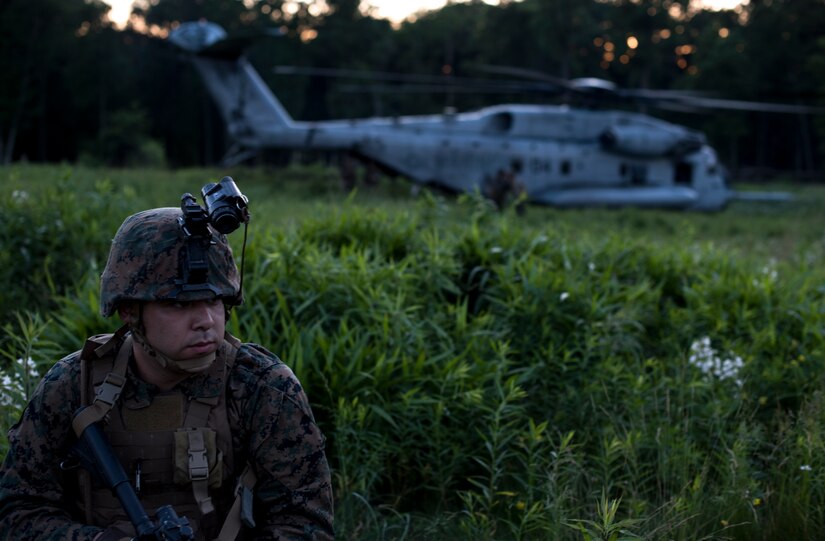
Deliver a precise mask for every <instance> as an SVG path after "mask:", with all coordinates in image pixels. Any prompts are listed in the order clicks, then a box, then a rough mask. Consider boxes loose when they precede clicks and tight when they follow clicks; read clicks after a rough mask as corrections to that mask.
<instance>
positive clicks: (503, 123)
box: [487, 111, 513, 133]
mask: <svg viewBox="0 0 825 541" xmlns="http://www.w3.org/2000/svg"><path fill="white" fill-rule="evenodd" d="M512 128H513V113H510V112H507V111H505V112H501V113H496V114H494V115H493V116H491V117H490V119H489V121H488V122H487V131H492V132H496V133H503V132H508V131H510V130H511V129H512Z"/></svg>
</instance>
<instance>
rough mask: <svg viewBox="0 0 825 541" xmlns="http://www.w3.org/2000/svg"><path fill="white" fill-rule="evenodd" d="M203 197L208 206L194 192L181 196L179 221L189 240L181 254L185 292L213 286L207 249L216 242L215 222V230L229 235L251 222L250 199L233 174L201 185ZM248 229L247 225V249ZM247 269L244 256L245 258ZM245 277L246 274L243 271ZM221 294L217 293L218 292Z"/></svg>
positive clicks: (182, 284) (181, 276)
mask: <svg viewBox="0 0 825 541" xmlns="http://www.w3.org/2000/svg"><path fill="white" fill-rule="evenodd" d="M201 197H203V202H204V204H205V205H206V208H204V207H202V206H201V205H199V204H198V202H197V200H196V199H195V197H194V196H193V195H192V194H191V193H185V194H183V195H182V196H181V202H180V209H181V211H183V215H182V216H181V217H180V218H178V224H179V225H180V228H181V231H183V233H184V235H185V237H186V240H185V243H186V244H185V246H184V250H183V251H182V255H181V272H180V280H179V282H180V286H181V289H182V290H183V291H191V290H200V289H204V287H206V288H207V289H208V288H209V286H208V285H207V284H208V278H209V259H208V256H207V251H208V250H209V247H210V246H212V245H213V244H215V241H214V240H213V239H212V233H211V232H210V231H209V226H210V225H211V226H212V228H213V229H215V231H217V232H218V233H222V234H224V235H228V234H229V233H232V232H233V231H235V230H236V229H238V227H240V225H241V224H244V226H246V225H247V224H248V223H249V208H248V206H247V203H248V202H249V199H247V197H246V196H245V195H244V194H242V193H241V191H240V190H239V189H238V186H237V185H236V184H235V181H234V180H232V177H223V178H222V179H221V181H220V182H218V183H217V184H215V183H214V182H210V183H209V184H206V185H205V186H204V187H203V188H201ZM245 245H246V229H245V228H244V248H245ZM241 269H243V256H242V259H241ZM241 276H243V274H241ZM216 293H217V292H216Z"/></svg>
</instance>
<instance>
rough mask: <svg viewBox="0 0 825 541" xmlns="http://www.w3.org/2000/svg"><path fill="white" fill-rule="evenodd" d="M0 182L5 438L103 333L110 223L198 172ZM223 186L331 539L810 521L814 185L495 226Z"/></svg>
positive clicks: (738, 530)
mask: <svg viewBox="0 0 825 541" xmlns="http://www.w3.org/2000/svg"><path fill="white" fill-rule="evenodd" d="M3 174H4V184H5V186H6V187H7V188H9V190H11V191H12V192H13V193H14V194H15V195H13V196H12V197H11V198H10V199H7V200H4V202H3V205H4V207H3V210H4V212H3V214H2V215H3V216H6V215H7V214H8V215H10V216H14V217H15V218H14V219H15V220H18V221H20V222H21V223H24V221H25V223H27V224H30V225H28V226H25V227H24V226H20V227H19V228H18V229H17V230H16V235H14V236H11V235H10V236H7V237H3V239H2V242H3V245H2V252H3V253H11V254H12V257H15V254H19V253H22V251H24V250H25V249H29V250H30V248H29V247H30V246H32V245H34V244H39V243H43V242H44V239H48V242H49V244H48V246H49V249H48V250H41V251H31V250H30V254H31V260H30V261H28V262H26V266H25V267H23V269H28V272H29V273H32V274H33V276H32V278H33V279H35V280H38V282H35V283H40V284H41V285H43V282H46V283H48V284H50V285H49V289H48V291H49V294H48V295H41V296H35V297H28V298H27V295H29V294H30V292H31V291H32V290H37V288H36V287H33V286H32V283H31V282H29V281H27V280H28V278H27V276H26V275H25V274H24V273H20V274H17V275H15V276H14V277H13V278H7V281H6V283H8V284H11V285H13V286H15V287H11V288H9V291H10V292H9V293H7V294H9V295H12V296H11V297H9V298H10V299H14V300H13V301H11V302H14V303H15V304H14V305H11V304H8V302H9V301H6V299H4V302H3V306H4V307H11V306H13V307H14V308H15V310H14V311H8V312H7V315H6V317H5V320H4V325H3V327H4V336H3V342H2V346H1V347H0V352H2V354H3V357H4V359H3V362H4V367H5V368H4V371H5V384H4V394H3V400H2V401H0V402H2V404H0V406H2V408H4V409H3V411H4V416H3V417H2V422H3V423H4V427H3V428H4V429H5V428H7V426H8V423H9V422H12V421H13V419H15V418H16V416H17V415H18V414H19V411H20V408H21V407H22V404H23V403H24V400H25V396H26V393H27V392H28V391H30V389H31V388H32V385H33V384H34V383H35V382H36V381H37V377H38V376H39V375H41V374H42V373H43V372H44V370H46V369H47V368H48V367H49V366H50V365H51V363H52V362H54V360H55V359H56V358H57V356H58V355H59V353H58V352H61V353H65V352H68V351H71V350H74V349H76V348H77V347H78V344H79V343H80V341H81V340H82V338H83V337H85V336H87V335H88V334H91V333H95V332H100V331H106V330H112V329H113V328H114V326H115V322H113V321H107V320H104V319H102V318H100V316H99V315H98V314H97V283H98V281H97V277H98V274H99V272H100V265H102V258H103V257H105V250H106V246H105V241H106V240H107V239H108V238H109V235H111V233H113V232H114V230H115V229H116V227H117V226H118V225H119V223H120V221H121V220H122V218H123V215H124V214H126V213H128V212H131V211H132V210H137V209H140V208H145V207H146V206H156V205H162V204H165V205H169V204H174V203H175V201H176V198H177V197H178V196H179V194H180V193H181V192H182V191H195V190H197V188H198V187H199V186H200V185H201V184H202V183H204V182H206V181H208V180H211V179H214V178H215V177H218V176H220V175H222V174H223V172H217V171H181V172H179V173H178V174H176V175H168V174H162V173H151V174H148V173H147V172H114V171H108V172H107V171H99V170H77V171H69V170H60V169H56V168H33V167H27V168H19V167H15V168H11V169H6V170H4V171H3ZM233 174H234V176H235V178H236V180H238V182H239V185H241V186H242V188H243V189H244V191H245V192H246V193H248V194H249V195H250V197H251V200H252V211H253V226H252V232H251V235H250V239H249V243H248V245H247V247H246V258H245V273H246V274H245V280H244V287H245V294H246V297H247V299H248V301H247V303H246V304H245V305H243V306H241V307H240V308H238V309H237V310H235V311H234V312H233V315H232V319H231V322H230V326H231V329H232V332H234V333H236V334H238V335H239V336H242V337H243V338H244V339H246V340H252V341H257V342H260V343H262V344H265V345H267V347H269V348H270V349H272V350H274V351H276V352H278V353H279V355H281V357H282V358H283V359H284V361H285V362H287V363H288V364H289V365H290V366H292V367H293V369H294V370H295V371H296V373H297V374H298V376H299V377H300V378H301V380H302V382H303V384H304V386H305V387H306V389H307V392H308V394H309V397H310V399H311V401H312V403H313V408H314V411H315V414H316V417H317V419H318V421H319V423H320V424H321V425H322V427H323V429H324V431H325V433H326V435H327V437H328V449H329V456H330V459H331V463H332V466H333V475H334V485H335V491H336V521H337V530H338V533H339V537H340V538H341V539H445V538H452V539H497V540H498V539H502V540H506V539H560V540H563V539H571V540H572V539H583V538H584V539H612V538H613V537H611V535H613V534H617V535H618V533H619V531H623V532H624V533H622V534H621V535H622V536H624V538H626V539H635V538H642V539H683V540H694V539H701V538H712V539H722V538H728V539H743V540H744V539H749V540H750V539H771V540H772V539H776V540H779V539H814V538H817V537H818V535H819V532H821V531H823V528H825V514H824V513H823V511H822V510H823V509H825V473H824V472H825V461H824V460H823V458H822V457H823V456H825V453H823V451H825V448H823V447H825V443H823V442H825V425H823V421H825V402H823V396H822V393H821V389H822V386H823V379H825V377H824V376H823V369H825V333H823V326H824V325H825V289H823V287H822V284H823V280H825V271H823V265H822V263H823V259H825V250H824V249H823V248H825V246H823V243H822V234H821V231H822V226H823V224H822V219H823V218H822V216H821V213H820V212H819V209H820V208H821V203H822V199H823V197H825V194H823V193H822V191H821V190H814V189H809V191H807V192H805V194H804V199H803V200H801V201H799V202H797V203H795V204H793V206H784V207H783V206H780V207H758V206H757V207H732V208H731V209H729V210H727V211H725V212H724V213H721V214H714V215H684V214H678V213H665V212H643V211H629V210H628V211H612V212H611V211H565V212H559V211H552V210H549V209H537V208H531V209H530V210H529V211H528V213H527V215H526V216H518V215H516V214H515V213H514V212H512V211H507V212H505V213H503V214H499V213H497V212H495V211H493V210H492V209H491V208H490V206H489V205H488V203H486V202H485V201H483V200H482V199H480V198H474V197H465V198H462V199H461V200H458V201H450V200H443V199H440V198H438V197H433V196H430V195H427V194H425V195H424V196H423V197H422V198H421V199H420V200H419V201H418V202H417V203H413V202H412V201H411V200H409V199H403V200H398V199H397V198H396V194H397V192H396V188H395V187H393V186H384V187H381V188H380V191H377V192H373V193H370V194H353V195H352V196H351V197H350V198H349V199H348V200H346V201H341V200H340V199H338V198H337V197H335V195H334V194H335V190H331V191H330V192H329V197H327V196H325V195H324V191H323V190H322V189H319V188H321V187H323V186H326V185H328V183H329V182H330V179H329V178H328V175H327V174H326V172H325V171H324V170H319V169H298V170H291V171H286V172H284V171H282V172H280V177H279V180H278V181H276V185H275V186H276V187H273V185H272V184H271V182H272V181H271V180H270V181H268V180H267V179H268V177H269V176H270V175H271V173H267V172H266V171H261V170H238V171H236V172H233ZM299 177H300V178H301V179H302V180H300V181H296V180H294V179H296V178H299ZM22 184H25V185H26V186H27V188H26V189H27V192H26V193H27V194H28V198H26V197H24V196H22V195H21V194H20V190H21V189H22V188H21V185H22ZM70 186H71V188H72V189H69V187H70ZM304 190H307V191H311V192H312V193H315V194H321V195H320V196H319V197H318V198H316V199H314V200H311V201H307V200H306V196H305V194H306V192H305V191H304ZM32 201H44V202H45V201H51V204H48V205H46V204H42V205H34V204H32V203H31V202H32ZM287 209H291V210H287ZM745 219H747V222H746V223H743V220H745ZM56 220H57V221H59V222H61V223H62V224H63V225H62V226H60V227H58V226H54V225H52V224H53V223H55V221H56ZM33 224H39V225H42V226H44V227H45V230H44V231H38V230H37V227H35V226H34V225H33ZM234 236H238V235H234ZM18 237H19V238H18ZM677 239H678V240H677ZM236 241H238V239H234V238H233V243H234V242H236ZM101 242H103V244H101ZM239 248H240V247H239V246H238V247H236V252H237V253H239V251H238V250H239ZM78 254H82V255H78ZM18 257H19V256H18ZM52 262H60V267H58V268H57V269H59V272H57V271H56V268H55V267H52V264H53V263H52ZM75 263H77V264H75ZM84 265H85V266H87V268H85V269H84V268H83V267H84ZM7 266H8V265H5V266H4V268H6V267H7ZM12 266H14V265H12ZM38 270H41V272H45V275H43V274H41V275H36V272H37V271H38ZM43 276H51V278H49V279H44V278H43ZM10 280H11V281H10ZM23 284H28V285H25V286H24V285H23ZM18 289H20V290H19V291H18ZM21 299H27V300H21ZM588 536H589V537H588Z"/></svg>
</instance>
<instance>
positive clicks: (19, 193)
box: [11, 190, 29, 203]
mask: <svg viewBox="0 0 825 541" xmlns="http://www.w3.org/2000/svg"><path fill="white" fill-rule="evenodd" d="M11 198H12V200H13V201H14V202H15V203H22V202H24V201H26V200H27V199H28V198H29V192H27V191H25V190H14V191H12V192H11Z"/></svg>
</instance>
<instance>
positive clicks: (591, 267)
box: [587, 261, 596, 272]
mask: <svg viewBox="0 0 825 541" xmlns="http://www.w3.org/2000/svg"><path fill="white" fill-rule="evenodd" d="M587 270H589V271H590V272H596V264H595V263H593V262H592V261H590V262H588V263H587Z"/></svg>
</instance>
